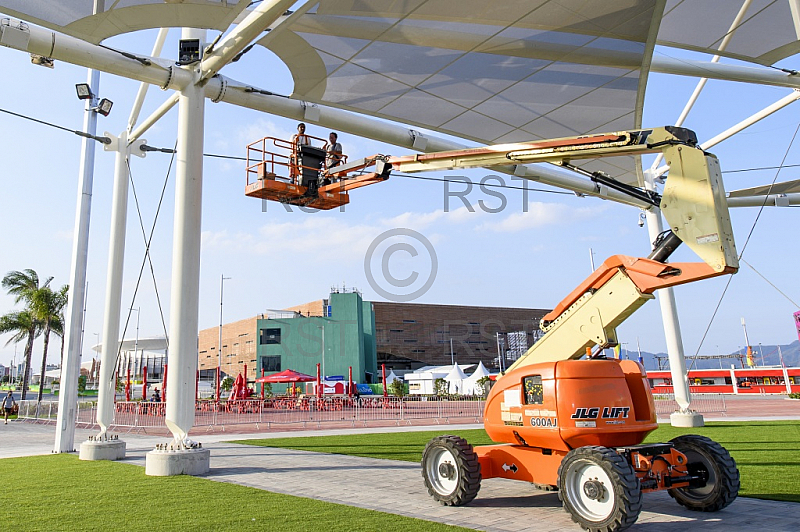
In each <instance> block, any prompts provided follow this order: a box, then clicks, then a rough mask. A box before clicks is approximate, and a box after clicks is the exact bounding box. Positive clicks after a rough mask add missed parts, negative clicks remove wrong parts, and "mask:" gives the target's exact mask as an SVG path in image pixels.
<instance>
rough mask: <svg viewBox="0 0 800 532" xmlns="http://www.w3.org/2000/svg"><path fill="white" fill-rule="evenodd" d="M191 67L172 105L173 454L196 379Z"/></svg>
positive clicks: (194, 34)
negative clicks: (174, 125)
mask: <svg viewBox="0 0 800 532" xmlns="http://www.w3.org/2000/svg"><path fill="white" fill-rule="evenodd" d="M204 37H205V32H204V31H200V32H198V31H196V30H195V31H191V30H184V31H183V38H195V39H196V38H200V40H201V43H202V42H203V41H204V40H205V39H204ZM197 67H198V65H194V70H193V74H194V76H195V83H190V84H189V85H187V86H186V88H184V89H183V90H182V91H181V97H180V101H179V103H178V105H179V107H178V113H179V114H178V149H177V165H176V175H177V177H176V183H175V222H174V229H173V237H172V238H173V244H172V291H171V294H170V320H169V330H170V349H169V358H168V362H169V371H168V372H167V419H166V422H167V428H169V430H170V431H171V432H172V435H173V437H174V440H175V441H174V442H173V445H174V446H175V448H177V449H183V448H185V442H186V436H187V434H188V433H189V429H191V428H192V426H193V425H194V410H195V397H194V392H195V379H196V374H197V330H198V329H197V326H198V312H199V292H200V230H201V207H202V205H201V201H202V188H203V130H204V105H205V96H204V92H203V88H202V87H201V86H200V85H198V84H197V83H196V81H198V80H199V72H198V70H199V69H198V68H197Z"/></svg>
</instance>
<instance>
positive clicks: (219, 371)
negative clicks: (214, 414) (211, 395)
mask: <svg viewBox="0 0 800 532" xmlns="http://www.w3.org/2000/svg"><path fill="white" fill-rule="evenodd" d="M226 279H227V280H230V277H225V275H224V274H220V276H219V344H218V345H217V402H219V400H220V384H221V382H222V294H223V292H222V289H223V287H224V285H225V280H226Z"/></svg>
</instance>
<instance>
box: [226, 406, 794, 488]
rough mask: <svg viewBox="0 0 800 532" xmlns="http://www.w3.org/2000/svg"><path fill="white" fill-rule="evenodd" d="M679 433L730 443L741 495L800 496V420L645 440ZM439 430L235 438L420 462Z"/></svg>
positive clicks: (720, 425) (659, 432) (476, 437)
mask: <svg viewBox="0 0 800 532" xmlns="http://www.w3.org/2000/svg"><path fill="white" fill-rule="evenodd" d="M439 434H456V435H458V436H461V437H462V438H465V439H466V440H467V441H468V442H470V443H471V444H472V445H486V444H490V443H493V442H492V441H491V440H490V439H489V436H488V435H487V434H486V432H485V431H484V430H483V429H477V430H460V431H448V430H447V429H446V428H442V431H441V432H440V433H439ZM681 434H701V435H703V436H708V437H709V438H711V439H712V440H715V441H717V442H718V443H720V444H721V445H722V446H723V447H725V448H726V449H728V451H729V452H730V453H731V455H732V456H733V458H734V460H736V464H737V466H738V467H739V472H740V475H741V484H742V485H741V490H740V491H739V494H740V495H742V496H745V497H756V498H759V499H771V500H779V501H791V502H800V482H798V480H797V479H798V478H800V422H798V421H753V422H735V423H733V422H731V423H729V422H715V423H708V425H706V426H705V427H700V428H692V429H679V428H675V427H671V426H669V425H661V426H659V428H658V429H656V430H655V431H654V432H652V433H651V434H650V435H649V436H648V437H647V439H646V440H645V442H646V443H653V442H659V441H668V440H670V439H672V438H674V437H676V436H679V435H681ZM435 435H437V433H436V432H401V433H383V434H352V435H350V434H348V435H341V436H317V437H298V438H275V439H260V440H241V441H236V442H233V443H243V444H247V445H259V446H263V447H283V448H288V449H298V450H301V451H314V452H321V453H335V454H347V455H354V456H366V457H369V458H384V459H390V460H404V461H408V462H418V461H420V460H421V459H422V450H423V449H424V448H425V444H426V443H427V442H428V440H430V439H431V438H432V437H433V436H435Z"/></svg>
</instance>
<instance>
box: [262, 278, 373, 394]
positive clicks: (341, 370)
mask: <svg viewBox="0 0 800 532" xmlns="http://www.w3.org/2000/svg"><path fill="white" fill-rule="evenodd" d="M256 323H257V331H258V336H257V340H258V343H257V357H256V360H257V364H258V365H257V372H258V373H257V374H258V375H261V374H262V370H263V372H264V374H266V375H270V374H272V373H277V372H279V371H283V370H286V369H292V370H295V371H299V372H300V373H306V374H308V375H311V376H316V374H317V364H321V365H322V366H321V367H322V368H324V369H323V373H322V375H323V377H325V376H330V377H333V376H343V377H344V379H345V380H346V379H347V376H348V371H349V368H350V367H352V368H353V380H354V381H356V382H362V383H372V382H376V381H377V378H376V377H377V376H376V373H377V354H376V353H377V348H376V340H375V312H374V311H373V308H372V303H370V302H369V301H363V300H362V299H361V295H360V294H359V293H357V292H350V293H332V294H331V295H330V299H328V301H327V305H326V306H325V310H324V315H323V316H307V317H306V316H300V315H296V317H292V318H278V319H274V318H272V319H258V320H257V322H256ZM323 346H324V355H323ZM282 388H283V385H280V384H279V385H273V389H274V390H276V391H280V390H282Z"/></svg>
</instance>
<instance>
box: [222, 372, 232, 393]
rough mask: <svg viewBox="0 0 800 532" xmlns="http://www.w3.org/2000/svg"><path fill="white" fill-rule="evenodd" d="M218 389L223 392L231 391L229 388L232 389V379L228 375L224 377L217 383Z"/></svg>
mask: <svg viewBox="0 0 800 532" xmlns="http://www.w3.org/2000/svg"><path fill="white" fill-rule="evenodd" d="M219 387H220V388H222V389H223V390H225V391H226V392H229V391H231V388H233V377H231V376H230V375H225V377H224V378H223V379H222V381H221V382H220V383H219Z"/></svg>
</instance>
